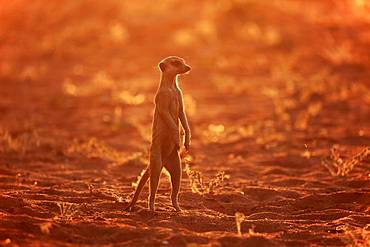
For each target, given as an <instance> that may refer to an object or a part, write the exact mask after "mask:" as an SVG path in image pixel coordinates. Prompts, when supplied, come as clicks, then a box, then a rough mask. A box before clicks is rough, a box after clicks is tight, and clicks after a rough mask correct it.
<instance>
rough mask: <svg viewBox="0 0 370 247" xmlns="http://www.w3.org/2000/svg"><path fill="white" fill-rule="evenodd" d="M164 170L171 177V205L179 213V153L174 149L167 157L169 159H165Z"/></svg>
mask: <svg viewBox="0 0 370 247" xmlns="http://www.w3.org/2000/svg"><path fill="white" fill-rule="evenodd" d="M165 168H166V170H167V171H168V172H169V173H170V175H171V185H172V190H171V200H172V205H173V207H174V208H175V209H176V211H181V208H180V206H179V202H178V195H179V191H180V184H181V160H180V156H179V153H178V152H177V150H176V149H174V150H173V151H172V152H171V154H170V155H169V157H168V158H167V159H166V163H165Z"/></svg>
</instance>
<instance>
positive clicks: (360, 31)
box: [0, 1, 370, 247]
mask: <svg viewBox="0 0 370 247" xmlns="http://www.w3.org/2000/svg"><path fill="white" fill-rule="evenodd" d="M20 2H21V1H20ZM144 2H145V1H144ZM221 2H222V1H221ZM235 2H238V1H235ZM242 2H243V1H240V3H235V6H231V7H230V6H229V7H227V10H224V11H220V12H217V10H214V9H212V8H211V7H210V6H212V3H211V2H207V1H206V2H205V4H199V6H197V5H196V4H194V5H184V4H181V3H179V2H177V3H178V4H179V6H172V5H171V6H172V7H171V8H172V9H171V10H173V9H176V8H179V7H182V8H183V12H180V13H178V14H177V15H174V14H173V13H172V14H166V15H164V14H163V15H162V14H161V15H162V17H161V18H162V19H159V20H161V21H162V22H163V23H162V22H161V21H159V20H158V19H156V18H158V16H156V15H154V14H153V15H150V14H148V13H146V12H145V11H144V10H143V9H140V6H136V5H135V4H132V6H130V5H127V6H124V8H127V9H129V8H131V9H129V11H132V12H128V13H133V12H134V11H137V13H141V12H140V11H142V12H144V13H142V15H139V14H137V15H133V16H128V17H127V18H131V19H129V20H126V19H124V18H123V19H121V21H122V22H123V23H127V30H128V31H127V32H128V33H129V34H130V35H131V36H130V38H128V41H126V42H128V43H126V44H125V45H123V46H122V45H119V44H116V43H114V44H113V43H103V45H101V47H100V46H99V45H97V44H100V43H96V42H100V41H96V39H91V43H89V41H86V44H85V45H82V46H80V48H79V50H77V51H75V50H74V52H77V54H73V53H68V51H70V50H68V49H67V48H65V49H66V51H65V53H58V51H55V52H54V53H53V54H51V55H50V54H46V55H45V54H44V55H43V56H41V55H39V54H38V53H37V49H36V48H39V47H38V46H37V45H36V46H35V45H34V43H32V42H35V40H34V39H32V41H29V46H30V47H36V48H35V51H34V53H35V54H36V55H29V54H33V53H32V51H30V50H29V48H28V47H27V45H24V44H23V45H22V46H19V47H21V48H22V49H23V50H22V49H21V48H19V49H20V50H18V51H15V50H12V48H11V44H12V43H11V42H12V39H11V38H9V39H8V40H5V41H4V42H3V44H2V48H1V50H2V51H3V52H4V53H3V54H5V55H4V56H5V58H6V59H5V60H4V61H5V62H3V63H2V73H3V74H2V77H1V81H0V83H1V87H0V113H1V114H0V134H1V136H0V243H1V244H2V245H5V246H72V245H95V246H101V245H106V246H143V245H145V246H188V247H190V246H369V245H370V233H369V231H370V226H369V224H370V162H369V153H370V151H369V146H370V128H369V126H370V107H369V106H370V98H369V95H370V89H369V84H370V80H369V78H370V72H369V71H370V69H369V64H370V63H369V61H370V60H369V57H368V53H366V51H368V48H369V45H370V39H369V29H368V27H369V26H368V25H369V22H368V21H367V19H361V18H360V17H354V16H352V15H350V14H348V13H347V14H348V16H347V19H345V20H344V19H341V18H340V17H338V16H341V14H342V12H340V11H343V9H341V8H340V6H339V7H338V9H334V10H333V11H332V12H328V10H330V9H331V8H334V7H332V6H333V2H332V1H322V2H320V3H312V4H311V5H307V6H305V5H302V3H299V1H298V2H297V1H281V2H280V3H281V4H272V3H271V4H268V3H259V1H250V2H248V3H244V4H245V5H243V3H242ZM110 3H111V2H109V1H108V3H107V5H109V4H110ZM207 4H208V5H207ZM238 4H239V5H240V6H239V5H238ZM104 6H105V5H104ZM104 6H103V7H104ZM13 7H14V6H13ZM16 7H17V6H16ZM18 7H19V6H18ZM18 7H17V8H18ZM54 7H55V6H54ZM72 7H73V6H72ZM103 7H102V8H101V9H102V10H101V11H102V13H105V14H107V13H108V14H107V15H104V18H108V19H109V18H110V16H109V13H111V12H109V11H108V10H110V9H109V8H103ZM8 8H9V9H11V8H12V6H8ZM80 8H82V9H83V8H86V6H85V5H83V6H82V7H81V6H77V7H76V9H77V10H76V13H77V14H76V13H74V12H72V13H71V15H72V16H73V15H77V16H82V17H81V18H82V19H83V18H88V17H84V15H82V14H81V15H78V13H79V12H78V11H80ZM225 8H226V7H225ZM41 9H42V8H41ZM302 9H305V10H307V11H304V12H305V13H302ZM331 10H332V9H331ZM33 11H40V9H37V8H36V10H35V9H34V10H33ZM54 11H56V12H58V10H55V9H54ZM152 11H154V12H155V11H157V12H158V13H160V11H164V10H163V9H161V8H160V6H159V7H158V9H157V8H156V9H153V10H152ZM212 11H214V12H212ZM335 11H337V12H335ZM24 12H25V13H28V12H27V11H26V10H24ZM113 12H114V11H113ZM113 12H112V13H113ZM9 13H11V11H10V10H9ZM9 13H7V12H5V14H4V13H2V14H3V15H2V18H3V19H2V20H8V22H9V23H11V24H12V23H13V24H14V23H16V22H15V21H13V22H12V21H10V20H11V18H10V17H9V16H11V15H10V14H9ZM22 13H23V12H22ZM41 13H43V12H41ZM114 13H115V12H114ZM114 13H113V14H112V16H114ZM158 13H157V14H158ZM166 13H167V12H166ZM212 13H213V14H212ZM215 13H216V14H215ZM331 13H333V15H331ZM335 13H337V14H336V15H335ZM98 14H101V12H99V13H97V14H96V15H97V16H98V17H99V18H103V17H101V16H100V15H98ZM145 14H147V16H146V18H143V17H142V16H144V15H145ZM40 15H41V16H42V14H40ZM188 16H194V17H196V18H198V17H199V18H200V19H201V18H205V20H206V21H205V22H204V23H203V24H202V25H200V27H198V26H194V25H191V24H189V23H188V22H187V21H186V20H187V19H186V18H187V17H188ZM240 16H243V18H244V19H243V18H241V17H240ZM98 17H97V18H98ZM134 17H135V18H134ZM6 18H9V19H6ZM55 18H59V17H58V15H57V16H56V17H55ZM99 18H98V20H100V19H99ZM112 18H113V17H112ZM207 18H208V19H207ZM74 20H75V19H73V18H72V20H71V21H70V23H72V24H73V23H74V25H77V24H76V23H75V22H73V21H74ZM207 20H208V21H209V20H211V22H207ZM95 21H96V20H95ZM125 21H126V22H125ZM55 23H57V24H55ZM55 23H54V25H56V26H57V25H61V24H60V23H59V24H58V22H57V21H55ZM62 23H63V22H62ZM70 23H69V25H72V24H70ZM153 23H157V24H156V25H153ZM243 23H244V24H245V23H247V24H245V25H244V24H243ZM11 24H8V25H9V26H11ZM211 24H213V25H216V27H217V30H216V31H215V30H214V29H213V26H212V25H211ZM3 25H4V24H3ZM19 25H20V27H19V28H24V26H22V25H23V24H22V25H21V24H19ZM9 26H8V27H9ZM92 26H94V25H92ZM96 26H98V25H96ZM94 27H95V26H94ZM99 27H100V26H98V28H99ZM241 27H243V28H244V29H241ZM86 28H87V29H88V28H89V27H86ZM235 29H237V30H238V31H235ZM92 30H94V29H92ZM113 30H116V31H115V32H113V36H114V37H116V38H118V39H122V30H121V31H119V30H120V29H119V28H118V31H117V28H116V29H113ZM176 30H182V33H181V32H180V33H178V32H177V31H176ZM241 30H244V31H243V32H242V31H241ZM26 31H27V30H26ZM26 31H25V32H26ZM28 31H29V30H28ZM39 32H40V33H42V32H43V31H42V30H41V31H40V30H39ZM58 32H59V31H55V33H58ZM165 32H167V33H171V34H172V33H175V36H174V37H175V39H174V40H175V41H176V42H177V43H176V42H175V41H174V42H175V43H173V44H172V43H171V42H170V41H168V36H167V35H166V34H165ZM176 32H177V33H176ZM187 32H188V33H187ZM189 32H190V35H189ZM215 32H216V33H217V35H216V34H215ZM16 35H19V36H21V34H16ZM38 35H39V34H38ZM91 35H92V36H93V35H94V32H93V33H92V34H91ZM123 36H124V37H125V35H123ZM4 37H6V36H4ZM10 37H12V36H10ZM63 37H64V36H63ZM119 37H121V38H119ZM171 37H172V36H171ZM206 37H207V38H206ZM42 38H45V37H44V36H41V38H40V39H42ZM78 38H79V37H77V38H76V40H78ZM80 38H81V39H85V38H86V37H85V36H83V37H80ZM93 38H94V37H93ZM18 42H20V41H19V40H18ZM25 43H26V44H27V42H25ZM16 45H19V43H17V42H16ZM89 45H90V46H92V47H89ZM154 45H156V47H154ZM46 46H47V45H46ZM117 47H121V48H117ZM348 47H350V48H348ZM116 48H117V49H116ZM40 49H41V48H40ZM70 49H72V48H70ZM92 49H94V51H92ZM346 49H349V51H348V50H346ZM80 53H81V54H84V55H86V54H87V55H86V56H85V57H83V58H82V57H81V56H79V55H78V54H80ZM15 54H16V55H15ZM61 54H62V55H61ZM71 54H72V55H71ZM169 54H177V55H180V56H183V57H185V58H186V60H187V61H188V62H189V64H190V65H192V66H193V70H192V73H191V74H190V75H185V76H183V77H181V79H180V80H181V86H182V88H183V91H184V94H185V97H186V98H185V103H186V107H187V111H188V117H189V121H190V123H191V129H192V133H193V138H192V146H191V150H190V151H189V153H186V152H184V151H183V150H182V153H181V155H182V159H183V168H184V175H183V180H182V187H181V194H180V204H181V207H182V208H183V211H182V212H180V213H177V212H175V211H174V210H173V208H172V207H171V204H170V199H169V195H170V183H169V179H168V176H167V175H166V174H165V173H164V174H162V177H161V182H160V187H159V190H158V196H157V203H156V205H157V212H156V214H155V215H151V214H150V213H149V211H148V210H147V207H146V205H147V201H146V198H147V196H148V186H146V187H145V189H144V191H143V194H142V195H141V198H140V200H139V201H138V204H137V206H136V209H135V211H134V212H126V211H124V208H125V206H127V204H128V201H129V199H130V196H131V195H132V192H133V191H134V187H133V185H132V183H134V182H135V181H136V180H137V176H138V175H139V174H140V172H141V171H142V170H143V169H144V168H145V166H146V165H147V158H148V148H149V144H150V127H151V117H152V110H153V96H154V93H155V89H156V86H157V82H158V77H159V75H158V73H159V71H158V69H157V68H156V67H155V66H156V63H157V62H158V61H159V60H160V58H162V57H163V56H165V55H169ZM366 54H367V55H366ZM12 59H13V60H12ZM17 59H18V60H17ZM10 61H13V62H14V61H15V62H14V63H13V65H14V64H17V65H18V67H17V66H15V65H14V67H15V68H16V69H13V70H15V71H16V72H14V73H15V74H12V73H10V72H9V71H13V70H12V69H4V68H8V67H6V66H5V65H4V64H5V63H6V62H9V63H10ZM4 71H5V72H7V73H5V72H4ZM143 71H145V72H143ZM334 145H336V146H334ZM333 146H334V147H336V150H337V151H335V152H338V154H339V156H340V157H337V158H335V157H334V156H332V157H331V158H330V157H328V155H330V150H331V149H332V147H333ZM366 148H368V150H367V151H366ZM364 150H365V151H364ZM361 151H362V154H363V155H362V157H357V158H355V159H354V160H353V162H354V163H353V164H354V167H353V169H350V170H349V171H348V173H347V172H345V173H346V174H345V176H337V175H336V174H335V173H336V172H337V171H338V168H337V167H338V166H340V165H338V164H340V163H341V161H340V160H339V159H342V160H344V161H349V160H351V158H353V157H354V156H355V155H356V154H359V153H361ZM366 152H367V153H366ZM366 156H367V157H366ZM325 158H326V160H327V162H326V163H325V162H324V161H323V159H325ZM325 164H326V166H325ZM335 164H337V165H335ZM185 166H187V167H189V169H190V170H189V169H188V170H187V171H185ZM190 173H191V174H192V175H193V176H188V174H190ZM194 174H195V175H197V174H198V175H200V177H201V178H202V182H199V180H196V179H195V178H194ZM217 174H219V175H218V176H217ZM220 174H223V175H224V176H221V175H220ZM217 178H218V179H217ZM192 182H193V186H191V183H192ZM210 182H213V184H214V186H213V187H212V188H210V186H209V183H210ZM236 213H237V216H238V217H236V216H235V215H236ZM237 220H240V222H241V223H240V225H241V233H242V234H238V232H237V223H236V221H237Z"/></svg>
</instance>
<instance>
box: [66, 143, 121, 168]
mask: <svg viewBox="0 0 370 247" xmlns="http://www.w3.org/2000/svg"><path fill="white" fill-rule="evenodd" d="M66 153H67V154H70V155H71V154H79V155H83V156H86V157H88V158H99V159H103V160H108V161H112V162H117V163H120V162H122V161H123V160H125V156H124V155H123V154H122V153H121V152H119V151H117V150H115V149H113V148H111V147H109V146H107V145H106V144H104V143H103V142H101V141H98V140H97V139H96V138H90V139H89V140H88V141H87V142H83V143H78V142H77V141H75V142H74V143H73V144H72V145H71V146H70V147H69V148H68V149H67V151H66Z"/></svg>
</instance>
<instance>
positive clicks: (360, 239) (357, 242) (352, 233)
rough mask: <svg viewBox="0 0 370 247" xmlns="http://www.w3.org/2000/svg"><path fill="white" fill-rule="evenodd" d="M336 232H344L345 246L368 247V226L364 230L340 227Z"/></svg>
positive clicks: (369, 236) (347, 226)
mask: <svg viewBox="0 0 370 247" xmlns="http://www.w3.org/2000/svg"><path fill="white" fill-rule="evenodd" d="M337 230H342V231H343V232H344V235H345V238H343V242H344V243H345V244H347V246H358V247H370V224H367V225H366V226H365V227H364V228H358V227H357V228H354V227H351V226H349V225H341V226H338V227H337Z"/></svg>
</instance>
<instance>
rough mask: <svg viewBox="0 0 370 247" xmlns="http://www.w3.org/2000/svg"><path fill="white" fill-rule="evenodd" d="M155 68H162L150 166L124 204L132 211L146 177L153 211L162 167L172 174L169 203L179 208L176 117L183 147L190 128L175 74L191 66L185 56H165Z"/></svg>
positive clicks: (178, 137) (178, 138)
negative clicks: (129, 200)
mask: <svg viewBox="0 0 370 247" xmlns="http://www.w3.org/2000/svg"><path fill="white" fill-rule="evenodd" d="M158 67H159V69H160V70H161V80H160V84H159V87H158V90H157V93H156V96H155V110H154V117H153V126H152V142H151V146H150V159H149V166H148V167H147V168H146V170H145V172H144V174H143V176H142V177H141V179H140V181H139V184H138V186H137V188H136V191H135V194H134V197H133V199H132V201H131V203H130V205H129V206H128V207H127V210H129V211H132V210H133V208H134V205H135V203H136V201H137V200H138V198H139V195H140V193H141V191H142V189H143V187H144V185H145V184H146V182H147V180H148V179H149V180H150V195H149V200H148V207H149V209H150V211H151V212H154V211H155V207H154V204H155V196H156V193H157V188H158V183H159V177H160V174H161V172H162V169H163V166H164V167H165V168H166V170H167V171H168V172H169V173H170V176H171V185H172V190H171V200H172V205H173V207H174V208H175V209H176V211H181V209H180V206H179V203H178V194H179V190H180V181H181V173H182V170H181V159H180V156H179V149H180V129H179V120H180V122H181V125H182V127H183V129H184V131H185V139H184V146H185V148H186V150H188V149H189V145H190V128H189V124H188V120H187V117H186V114H185V108H184V100H183V95H182V91H181V89H180V87H179V84H178V75H180V74H184V73H187V72H188V71H190V69H191V67H190V66H189V65H187V64H186V63H185V61H184V59H182V58H179V57H176V56H170V57H166V58H165V59H163V60H162V61H161V62H160V63H159V65H158Z"/></svg>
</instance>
